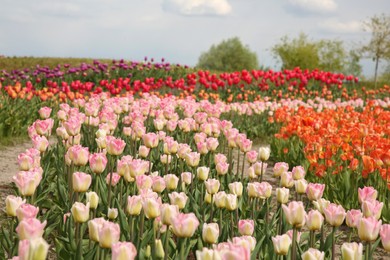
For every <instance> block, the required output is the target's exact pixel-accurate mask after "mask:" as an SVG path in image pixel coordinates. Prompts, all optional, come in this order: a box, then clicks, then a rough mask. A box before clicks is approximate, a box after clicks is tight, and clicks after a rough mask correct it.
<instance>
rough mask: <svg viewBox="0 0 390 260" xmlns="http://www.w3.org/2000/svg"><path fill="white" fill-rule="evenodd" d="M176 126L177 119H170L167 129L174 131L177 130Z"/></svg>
mask: <svg viewBox="0 0 390 260" xmlns="http://www.w3.org/2000/svg"><path fill="white" fill-rule="evenodd" d="M176 127H177V121H176V120H169V121H168V122H167V125H166V128H167V131H169V132H173V131H175V129H176Z"/></svg>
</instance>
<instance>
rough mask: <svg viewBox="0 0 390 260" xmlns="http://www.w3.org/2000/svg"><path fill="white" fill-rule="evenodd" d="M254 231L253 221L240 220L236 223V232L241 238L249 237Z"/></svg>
mask: <svg viewBox="0 0 390 260" xmlns="http://www.w3.org/2000/svg"><path fill="white" fill-rule="evenodd" d="M254 230H255V224H254V221H253V219H241V220H239V221H238V232H239V233H240V235H242V236H251V235H252V234H253V231H254Z"/></svg>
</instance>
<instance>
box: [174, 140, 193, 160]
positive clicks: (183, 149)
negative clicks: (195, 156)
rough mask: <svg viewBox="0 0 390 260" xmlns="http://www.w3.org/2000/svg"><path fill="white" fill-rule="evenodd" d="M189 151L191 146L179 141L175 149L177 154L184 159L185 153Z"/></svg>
mask: <svg viewBox="0 0 390 260" xmlns="http://www.w3.org/2000/svg"><path fill="white" fill-rule="evenodd" d="M190 152H191V147H190V146H189V145H188V144H184V143H180V144H179V149H178V150H177V155H178V156H179V158H181V159H185V157H186V156H187V153H190Z"/></svg>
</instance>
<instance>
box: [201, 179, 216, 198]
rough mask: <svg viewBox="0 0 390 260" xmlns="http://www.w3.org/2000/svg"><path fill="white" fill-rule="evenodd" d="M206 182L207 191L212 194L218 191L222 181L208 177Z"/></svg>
mask: <svg viewBox="0 0 390 260" xmlns="http://www.w3.org/2000/svg"><path fill="white" fill-rule="evenodd" d="M204 184H205V186H206V190H207V192H208V193H209V194H211V195H213V194H215V193H217V192H218V190H219V186H220V183H219V180H217V179H208V180H207V181H206V182H205V183H204Z"/></svg>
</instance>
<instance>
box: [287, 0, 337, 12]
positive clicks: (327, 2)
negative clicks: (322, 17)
mask: <svg viewBox="0 0 390 260" xmlns="http://www.w3.org/2000/svg"><path fill="white" fill-rule="evenodd" d="M287 7H288V10H290V11H292V12H293V13H297V14H305V15H308V14H323V13H331V12H333V11H335V10H336V9H337V4H336V3H335V1H334V0H288V6H287Z"/></svg>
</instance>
